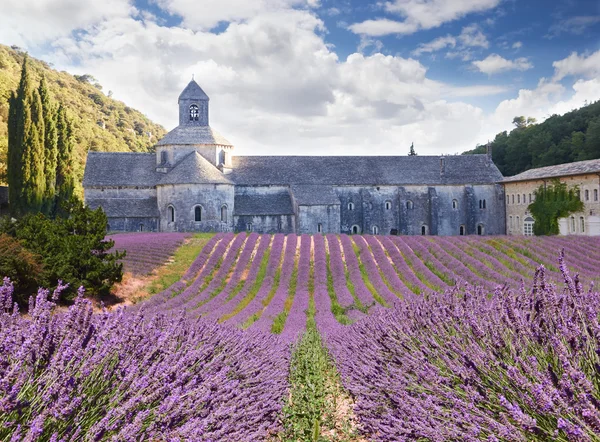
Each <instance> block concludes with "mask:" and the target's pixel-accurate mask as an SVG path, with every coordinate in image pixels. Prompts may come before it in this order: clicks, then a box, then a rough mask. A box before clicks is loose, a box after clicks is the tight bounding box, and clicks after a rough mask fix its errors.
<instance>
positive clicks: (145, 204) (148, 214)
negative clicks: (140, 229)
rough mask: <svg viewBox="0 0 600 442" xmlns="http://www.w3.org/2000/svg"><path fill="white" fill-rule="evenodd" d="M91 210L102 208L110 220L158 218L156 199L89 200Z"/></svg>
mask: <svg viewBox="0 0 600 442" xmlns="http://www.w3.org/2000/svg"><path fill="white" fill-rule="evenodd" d="M86 202H87V205H88V207H90V208H91V209H94V210H95V209H97V208H98V207H102V210H104V213H106V216H108V217H109V218H158V217H159V213H158V203H157V202H156V198H140V199H138V198H98V199H90V200H87V201H86Z"/></svg>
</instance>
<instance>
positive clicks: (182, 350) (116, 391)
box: [0, 281, 289, 441]
mask: <svg viewBox="0 0 600 442" xmlns="http://www.w3.org/2000/svg"><path fill="white" fill-rule="evenodd" d="M60 289H62V287H61V286H59V290H58V291H60ZM11 294H12V287H11V284H10V282H9V281H5V282H4V285H3V286H2V288H1V289H0V303H1V304H0V440H10V441H35V440H51V441H59V440H60V441H71V440H90V441H92V440H118V441H138V440H169V441H188V440H223V441H256V440H264V439H265V438H267V437H268V435H269V434H274V433H275V432H277V431H278V430H279V428H280V424H279V422H278V416H279V413H280V410H281V407H282V404H283V400H284V396H285V394H286V391H287V388H288V383H287V370H288V361H289V350H288V348H287V347H286V346H285V345H284V344H283V343H282V342H281V341H280V340H279V339H278V338H277V337H275V336H271V335H268V334H261V333H258V332H242V331H240V330H237V329H234V328H231V327H226V326H219V325H216V324H215V323H213V322H206V321H195V320H190V319H189V318H188V317H186V315H185V314H182V313H180V314H172V315H165V314H161V313H154V314H152V315H151V316H145V313H144V311H143V310H142V311H139V312H138V313H135V314H132V313H129V312H128V311H127V310H119V311H118V312H116V313H108V312H104V313H102V314H97V315H93V314H92V307H91V305H90V303H89V302H88V301H87V300H85V299H84V298H83V297H82V296H81V294H82V293H81V294H80V296H79V297H78V298H77V300H76V302H75V305H73V306H72V307H71V308H70V309H69V311H68V312H67V313H64V314H52V312H53V308H54V305H55V304H54V301H56V299H57V296H58V292H56V293H55V294H54V295H53V296H52V298H51V299H48V295H49V294H48V292H47V291H45V290H40V291H39V293H38V295H37V297H36V298H35V299H32V301H31V303H30V308H29V317H24V316H20V315H19V313H18V311H17V310H16V308H15V310H14V311H12V312H11V308H10V306H11ZM241 417H243V418H241Z"/></svg>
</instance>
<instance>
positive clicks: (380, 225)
mask: <svg viewBox="0 0 600 442" xmlns="http://www.w3.org/2000/svg"><path fill="white" fill-rule="evenodd" d="M335 190H336V192H337V193H338V195H339V198H340V202H341V206H340V209H341V210H340V211H341V232H342V233H354V232H356V230H353V228H354V229H357V230H358V233H370V234H372V233H374V232H377V233H378V234H384V235H389V234H401V235H421V234H423V233H424V234H426V235H460V234H461V232H462V234H465V235H476V234H479V233H480V232H481V234H484V235H501V234H504V232H505V223H504V210H505V209H504V192H503V188H502V186H501V185H498V184H490V185H473V186H470V185H468V186H401V187H395V186H373V187H336V188H335ZM484 201H485V204H484ZM351 205H352V206H351ZM461 226H462V229H461ZM479 229H481V230H479Z"/></svg>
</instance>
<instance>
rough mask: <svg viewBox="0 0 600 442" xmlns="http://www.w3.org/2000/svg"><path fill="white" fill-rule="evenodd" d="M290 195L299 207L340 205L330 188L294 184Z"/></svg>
mask: <svg viewBox="0 0 600 442" xmlns="http://www.w3.org/2000/svg"><path fill="white" fill-rule="evenodd" d="M291 189H292V195H293V196H294V199H295V200H296V203H297V204H298V205H299V206H327V205H330V204H338V205H339V204H340V199H339V198H338V196H337V195H336V193H335V192H334V191H333V188H332V187H331V186H326V185H325V186H321V185H313V184H296V185H293V186H292V187H291Z"/></svg>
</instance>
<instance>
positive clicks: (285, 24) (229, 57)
mask: <svg viewBox="0 0 600 442" xmlns="http://www.w3.org/2000/svg"><path fill="white" fill-rule="evenodd" d="M0 3H1V5H2V13H1V14H0V43H3V44H7V45H18V46H20V47H22V48H24V49H26V50H27V51H28V52H29V53H30V54H32V55H33V56H35V57H38V58H42V59H44V60H46V61H48V62H51V63H53V65H54V67H55V68H57V69H60V70H66V71H68V72H71V73H74V74H82V73H89V74H92V75H93V76H95V77H96V78H97V79H98V80H99V82H100V83H101V84H102V85H103V86H104V91H108V90H111V91H113V93H114V97H115V98H118V99H120V100H122V101H124V102H125V103H127V104H128V105H130V106H132V107H135V108H137V109H139V110H141V111H142V112H144V113H145V114H146V115H148V116H149V117H150V118H152V119H153V120H155V121H157V122H159V123H161V124H163V125H164V126H165V127H166V128H167V129H171V128H173V127H174V126H175V125H176V124H177V96H178V94H179V92H180V91H181V90H182V89H183V88H184V87H185V85H186V84H187V83H188V82H189V80H190V79H191V77H192V74H194V75H195V78H196V80H197V81H198V83H199V84H200V85H201V86H202V88H203V89H204V90H205V91H206V93H207V94H208V95H209V97H210V98H211V102H210V106H211V107H210V111H211V114H210V120H211V126H212V127H213V128H215V129H216V130H218V131H219V132H220V133H222V134H223V135H224V136H225V137H226V138H228V139H229V140H230V141H231V142H232V143H233V144H234V145H235V146H236V153H237V154H239V155H252V154H281V155H291V154H295V155H346V154H348V155H378V154H379V155H396V154H400V155H404V154H407V153H408V150H409V146H410V144H411V142H414V144H415V149H416V151H417V153H418V154H420V155H431V154H441V153H458V152H462V151H464V150H466V149H472V148H474V147H475V145H476V144H477V143H484V142H486V140H488V139H493V137H494V135H495V134H496V133H497V132H499V131H502V130H510V129H511V126H512V125H511V121H512V119H513V117H514V116H516V115H525V116H532V117H536V118H537V119H538V120H539V121H541V120H543V119H544V118H546V117H548V116H550V115H552V114H555V113H558V114H562V113H565V112H568V111H569V110H571V109H575V108H577V107H581V106H582V105H584V103H585V102H586V100H587V101H588V102H591V101H595V100H598V99H600V2H599V1H597V0H388V1H367V0H135V1H134V0H103V1H93V2H92V1H87V0H86V1H82V0H0Z"/></svg>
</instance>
